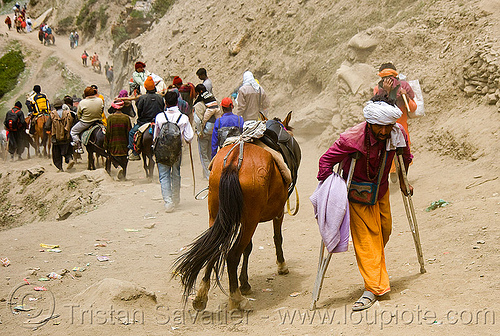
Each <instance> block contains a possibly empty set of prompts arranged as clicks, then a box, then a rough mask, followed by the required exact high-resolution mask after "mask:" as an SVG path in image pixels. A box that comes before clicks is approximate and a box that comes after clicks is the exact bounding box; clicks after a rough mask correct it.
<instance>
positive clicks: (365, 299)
mask: <svg viewBox="0 0 500 336" xmlns="http://www.w3.org/2000/svg"><path fill="white" fill-rule="evenodd" d="M375 301H377V300H376V299H375V294H373V293H372V292H370V291H364V292H363V295H361V297H360V298H359V299H358V300H357V301H356V302H354V305H353V306H352V310H353V311H361V310H365V309H368V308H370V307H371V306H372V305H373V304H374V303H375Z"/></svg>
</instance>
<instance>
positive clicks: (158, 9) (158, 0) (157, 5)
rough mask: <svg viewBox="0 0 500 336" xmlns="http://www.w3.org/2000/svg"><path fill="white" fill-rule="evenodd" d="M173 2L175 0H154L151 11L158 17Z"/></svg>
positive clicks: (160, 16) (165, 11) (163, 13)
mask: <svg viewBox="0 0 500 336" xmlns="http://www.w3.org/2000/svg"><path fill="white" fill-rule="evenodd" d="M174 3H175V0H155V1H154V2H153V5H152V6H151V11H152V12H153V14H154V16H155V17H156V18H158V19H160V18H162V17H163V15H165V13H167V11H168V10H169V9H170V7H172V5H173V4H174Z"/></svg>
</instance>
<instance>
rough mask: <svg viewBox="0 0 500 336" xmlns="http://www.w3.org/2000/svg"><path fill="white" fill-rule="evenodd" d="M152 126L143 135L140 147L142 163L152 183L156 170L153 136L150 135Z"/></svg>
mask: <svg viewBox="0 0 500 336" xmlns="http://www.w3.org/2000/svg"><path fill="white" fill-rule="evenodd" d="M151 127H153V126H152V124H151V125H150V126H149V127H148V128H147V129H146V130H145V131H144V133H143V134H142V141H141V145H140V147H139V153H141V155H142V162H143V167H144V171H145V172H146V178H147V179H149V180H150V181H152V180H153V172H154V170H155V160H154V159H153V148H152V147H151V145H152V144H153V134H150V133H149V131H150V129H151Z"/></svg>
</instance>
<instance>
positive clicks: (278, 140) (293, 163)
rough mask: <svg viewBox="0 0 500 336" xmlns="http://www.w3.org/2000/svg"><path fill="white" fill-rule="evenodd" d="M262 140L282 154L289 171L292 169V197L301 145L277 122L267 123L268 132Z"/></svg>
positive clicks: (270, 121) (290, 191)
mask: <svg viewBox="0 0 500 336" xmlns="http://www.w3.org/2000/svg"><path fill="white" fill-rule="evenodd" d="M260 140H261V141H262V142H263V143H264V144H266V145H267V146H269V147H270V148H272V149H274V150H276V151H278V152H280V153H281V155H282V156H283V160H284V161H285V163H286V165H287V166H288V169H290V172H291V174H292V183H291V184H290V186H289V187H288V196H290V194H291V193H292V191H293V188H294V187H295V184H296V183H297V174H298V170H299V165H300V159H301V155H302V154H301V151H300V147H299V144H298V143H297V141H295V139H294V137H293V136H291V135H290V133H288V132H287V131H286V130H285V128H284V127H283V125H282V124H281V123H280V122H279V121H276V120H268V121H266V130H265V132H264V135H263V136H262V138H260Z"/></svg>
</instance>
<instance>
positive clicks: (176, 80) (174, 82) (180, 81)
mask: <svg viewBox="0 0 500 336" xmlns="http://www.w3.org/2000/svg"><path fill="white" fill-rule="evenodd" d="M172 84H174V85H178V84H182V79H181V78H180V77H179V76H175V77H174V81H173V83H172Z"/></svg>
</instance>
